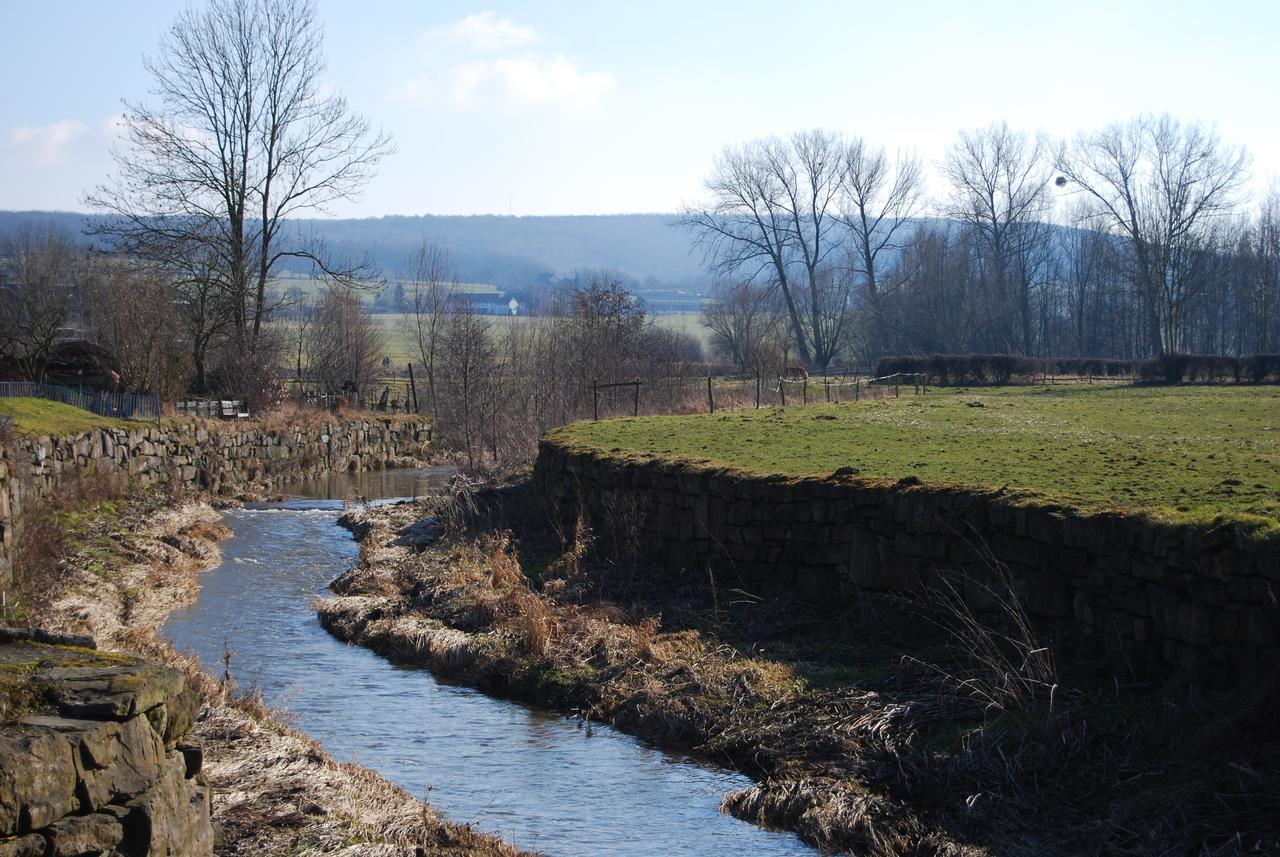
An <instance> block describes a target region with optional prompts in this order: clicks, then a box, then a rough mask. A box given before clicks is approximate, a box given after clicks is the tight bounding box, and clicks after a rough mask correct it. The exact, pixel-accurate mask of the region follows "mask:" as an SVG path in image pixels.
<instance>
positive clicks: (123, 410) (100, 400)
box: [0, 381, 160, 421]
mask: <svg viewBox="0 0 1280 857" xmlns="http://www.w3.org/2000/svg"><path fill="white" fill-rule="evenodd" d="M0 398H5V399H13V398H31V399H46V400H48V401H51V402H61V403H62V404H64V405H71V406H72V407H74V408H80V409H82V410H86V411H90V412H92V413H95V414H97V415H98V416H101V417H114V418H116V419H122V420H154V421H158V420H159V419H160V397H159V396H158V395H156V394H154V393H112V392H108V391H107V390H74V389H72V388H70V387H59V386H57V385H55V384H40V383H36V382H34V381H0Z"/></svg>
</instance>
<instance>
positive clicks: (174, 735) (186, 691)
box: [159, 684, 200, 749]
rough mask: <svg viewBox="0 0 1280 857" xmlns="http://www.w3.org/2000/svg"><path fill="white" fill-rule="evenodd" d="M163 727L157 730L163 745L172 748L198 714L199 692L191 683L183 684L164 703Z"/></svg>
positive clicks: (188, 729) (193, 722)
mask: <svg viewBox="0 0 1280 857" xmlns="http://www.w3.org/2000/svg"><path fill="white" fill-rule="evenodd" d="M164 712H165V720H164V728H163V729H161V730H159V731H160V733H161V734H162V735H163V736H164V745H165V746H166V747H168V748H170V749H172V748H173V747H174V746H175V745H176V744H177V743H178V742H179V741H180V740H182V738H183V736H185V735H186V734H187V733H188V732H189V731H191V727H192V726H193V725H195V722H196V718H197V717H199V716H200V693H199V692H198V691H197V690H196V689H195V688H194V687H192V686H191V685H189V684H187V685H184V687H183V688H182V690H181V691H180V692H179V693H177V694H176V695H174V696H173V697H171V698H170V699H169V701H168V702H166V703H165V704H164Z"/></svg>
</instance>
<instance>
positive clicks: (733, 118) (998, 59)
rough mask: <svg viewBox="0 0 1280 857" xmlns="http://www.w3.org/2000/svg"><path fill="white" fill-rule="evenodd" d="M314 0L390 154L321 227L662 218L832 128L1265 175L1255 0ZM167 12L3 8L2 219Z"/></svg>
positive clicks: (1278, 156)
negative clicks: (1119, 129) (1215, 154)
mask: <svg viewBox="0 0 1280 857" xmlns="http://www.w3.org/2000/svg"><path fill="white" fill-rule="evenodd" d="M317 2H318V7H319V11H320V18H321V20H322V22H323V24H324V27H325V44H326V49H327V54H328V58H329V68H328V71H327V73H326V75H325V80H326V84H327V85H329V86H332V87H334V88H336V89H339V90H341V91H343V92H344V93H345V94H346V95H347V97H348V100H349V102H350V104H351V105H352V107H353V108H354V109H355V110H357V111H358V112H360V113H362V114H364V115H365V116H367V117H368V118H369V119H370V120H371V122H372V123H373V124H374V125H375V126H377V127H380V128H382V129H384V130H386V131H387V132H389V133H390V134H391V135H392V137H393V138H394V140H395V143H396V146H397V148H398V151H397V153H396V154H394V155H392V156H391V157H389V158H388V159H387V160H386V161H384V162H383V164H382V165H381V167H380V169H379V172H378V175H377V177H376V178H375V179H374V180H373V181H372V182H371V183H370V184H369V185H368V186H367V188H366V189H365V192H364V193H363V195H362V196H361V197H360V199H358V200H356V201H353V202H350V203H346V202H344V203H342V204H340V205H338V206H335V207H334V208H333V209H332V210H330V211H329V212H327V214H329V215H331V216H339V217H373V216H381V215H390V214H483V213H494V214H516V215H530V214H607V213H619V212H670V211H674V210H676V209H678V208H679V207H681V206H682V205H683V204H694V203H696V202H697V201H698V200H699V199H700V198H701V197H702V196H703V187H702V183H703V180H704V179H705V177H706V176H707V174H708V172H709V171H710V169H711V167H712V164H713V161H714V158H715V156H716V154H717V153H718V152H719V151H720V150H721V149H722V148H723V147H724V146H725V145H726V144H732V143H741V142H745V141H748V140H751V139H755V138H758V137H764V136H769V135H775V134H776V135H784V134H788V133H790V132H793V131H797V130H802V129H806V128H826V129H830V130H833V131H838V132H841V133H844V134H849V135H860V136H862V137H864V138H866V139H868V140H870V141H873V142H877V143H880V144H883V145H885V146H887V147H888V148H890V149H891V150H892V149H904V150H915V151H916V152H918V153H919V154H920V155H921V156H922V157H923V158H924V159H925V160H926V161H927V162H929V163H933V162H936V160H937V159H939V158H941V157H942V156H943V155H944V153H945V151H946V148H947V146H948V145H950V144H951V142H952V141H953V140H954V139H955V136H956V134H957V132H958V131H959V130H960V129H963V128H977V127H982V126H985V125H987V124H989V123H991V122H993V121H996V120H1005V121H1007V122H1008V123H1009V124H1010V125H1011V126H1013V127H1015V128H1021V129H1026V130H1028V131H1040V132H1044V133H1046V134H1048V135H1050V136H1052V137H1061V136H1065V135H1074V134H1075V133H1077V132H1080V131H1088V130H1093V129H1096V128H1099V127H1101V126H1103V125H1105V124H1107V123H1109V122H1112V121H1117V120H1123V119H1127V118H1130V117H1132V116H1134V115H1136V114H1139V113H1142V112H1157V113H1158V112H1169V113H1172V114H1173V115H1175V116H1177V117H1179V118H1183V119H1195V120H1201V121H1205V122H1211V123H1215V124H1216V126H1217V129H1218V132H1219V134H1220V135H1221V136H1222V138H1223V139H1224V140H1225V141H1226V142H1229V143H1233V144H1243V145H1245V146H1247V147H1248V149H1249V150H1250V152H1251V153H1252V155H1253V159H1254V161H1253V168H1252V174H1253V182H1254V187H1255V188H1261V187H1264V186H1266V185H1268V184H1269V183H1270V182H1271V181H1273V180H1274V179H1276V178H1277V177H1280V110H1277V95H1278V94H1280V48H1278V47H1277V45H1276V33H1277V32H1280V3H1277V2H1274V0H1255V2H1243V1H1242V0H1218V2H1213V3H1205V2H1203V0H1201V2H1195V3H1190V2H1176V0H1164V2H1132V1H1131V0H1105V2H1094V0H1081V1H1080V2H1074V3H1062V2H1054V3H1047V2H1045V3H1041V2H1035V0H1023V1H1022V2H983V0H966V2H956V0H949V2H923V0H921V1H920V2H913V0H876V2H870V3H869V2H863V0H844V2H801V0H791V2H789V3H780V2H772V3H760V2H751V1H750V0H736V2H718V0H717V1H716V2H712V0H680V2H669V0H647V2H625V3H624V2H606V0H596V2H584V3H577V2H546V0H544V2H540V3H534V2H507V3H501V2H485V0H480V2H479V3H478V4H477V3H469V2H452V0H361V2H359V3H355V2H350V0H317ZM179 8H180V6H179V4H177V3H172V2H158V0H122V2H117V3H103V2H101V0H92V2H90V0H75V2H72V0H44V2H39V3H37V2H18V0H0V15H2V17H3V19H4V26H3V27H2V28H0V32H3V35H2V36H0V80H4V81H5V84H4V86H3V88H2V89H3V91H0V209H57V210H74V211H80V210H84V209H85V206H84V203H83V197H84V195H85V193H86V192H88V191H89V190H91V189H92V188H93V186H94V185H96V184H98V183H101V182H102V181H104V179H105V178H106V177H107V176H108V175H109V174H110V171H111V169H112V162H111V150H112V147H113V145H118V138H119V134H118V125H117V118H116V117H117V116H118V115H119V112H120V109H121V99H122V98H128V99H135V100H143V101H146V100H147V93H148V86H149V80H148V77H147V74H146V72H145V70H144V68H143V59H144V57H146V56H148V55H154V54H155V51H156V46H157V44H158V40H159V36H160V34H161V32H162V31H163V30H164V29H165V28H167V26H168V25H169V23H170V22H171V21H172V19H173V17H174V15H175V14H176V12H177V11H178V10H179ZM933 183H934V186H933V187H932V188H931V190H932V191H933V192H934V193H935V194H941V193H943V191H944V188H942V187H941V186H940V183H938V182H937V179H936V176H935V177H934V179H933Z"/></svg>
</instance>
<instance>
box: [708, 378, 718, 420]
mask: <svg viewBox="0 0 1280 857" xmlns="http://www.w3.org/2000/svg"><path fill="white" fill-rule="evenodd" d="M715 412H716V397H715V395H714V394H713V393H712V392H711V376H710V375H708V376H707V413H710V414H714V413H715Z"/></svg>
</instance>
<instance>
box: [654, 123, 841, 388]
mask: <svg viewBox="0 0 1280 857" xmlns="http://www.w3.org/2000/svg"><path fill="white" fill-rule="evenodd" d="M842 150H843V144H842V143H841V141H840V139H839V138H838V137H836V136H835V135H833V134H830V133H828V132H825V131H804V132H800V133H797V134H793V135H792V136H791V137H790V138H788V139H787V140H780V139H777V138H771V139H767V140H757V141H755V142H753V143H748V144H747V145H745V146H740V147H728V148H726V149H725V150H724V151H723V153H721V155H720V157H719V158H718V159H717V160H716V164H715V168H714V170H713V172H712V175H711V177H710V178H709V179H707V183H706V186H707V190H708V192H709V193H710V196H711V199H710V201H709V202H708V203H707V204H706V205H705V206H703V207H700V208H686V209H685V210H684V211H683V212H682V214H681V215H680V219H679V222H680V223H681V224H682V225H684V226H685V227H687V228H689V229H690V230H692V231H693V232H694V234H695V236H696V241H697V243H698V244H699V245H700V246H702V248H703V250H704V252H705V254H706V257H707V260H708V262H709V263H710V265H711V267H712V269H713V270H714V271H716V272H717V273H718V274H720V275H722V276H725V277H731V278H742V279H746V280H750V281H753V282H758V281H763V282H765V283H768V284H771V285H773V286H775V287H777V288H778V290H779V293H780V294H781V295H782V300H783V304H784V305H785V307H786V310H787V317H788V319H789V320H790V322H791V329H792V335H793V336H794V337H795V343H796V349H797V351H798V352H799V354H800V357H801V359H802V360H804V361H805V363H808V364H811V365H813V366H816V367H818V368H825V367H826V366H827V364H828V363H830V362H831V360H832V358H833V357H834V356H835V355H836V353H837V352H838V351H839V349H840V345H841V343H840V342H839V340H838V337H839V336H840V335H842V334H843V332H844V331H845V329H846V328H845V325H844V324H843V322H836V323H832V321H833V320H832V319H831V318H824V317H823V315H822V314H823V312H824V310H825V309H827V308H829V307H830V306H831V304H832V301H831V300H830V294H829V292H830V288H829V284H830V283H831V282H833V281H834V280H833V278H832V269H833V267H834V264H833V263H834V260H835V254H836V253H837V251H838V249H839V247H840V240H839V238H838V237H837V236H836V235H835V234H834V231H835V229H836V228H837V227H838V226H839V223H838V220H837V214H838V211H837V206H836V197H837V194H838V193H839V189H840V175H841V172H842V161H843V156H842ZM839 309H840V312H841V313H843V312H844V310H845V307H843V306H840V307H839ZM833 336H834V337H837V338H836V339H833V338H832V337H833Z"/></svg>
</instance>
